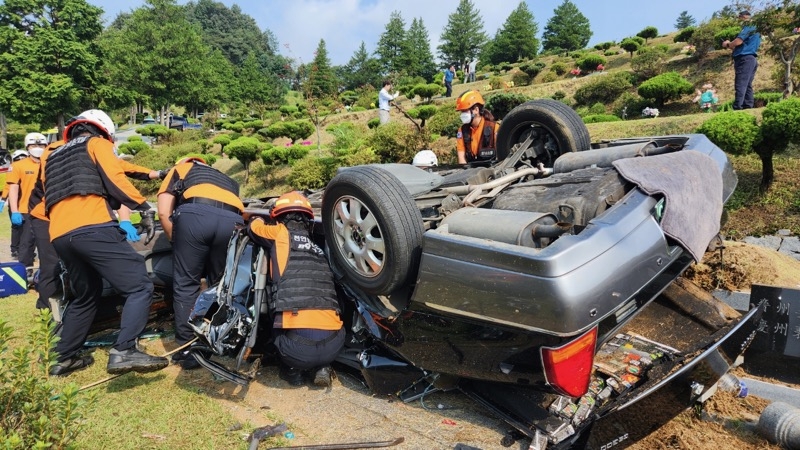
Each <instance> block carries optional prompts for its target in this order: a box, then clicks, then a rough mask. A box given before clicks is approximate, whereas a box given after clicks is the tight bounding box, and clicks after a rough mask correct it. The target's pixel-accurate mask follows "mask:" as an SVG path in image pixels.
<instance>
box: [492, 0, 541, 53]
mask: <svg viewBox="0 0 800 450" xmlns="http://www.w3.org/2000/svg"><path fill="white" fill-rule="evenodd" d="M538 33H539V25H538V24H537V23H536V21H535V20H534V17H533V14H532V13H531V12H530V10H529V9H528V5H527V3H525V2H524V1H523V2H519V5H518V6H517V8H516V9H514V11H512V12H511V14H509V16H508V18H507V19H506V21H505V23H504V24H503V26H502V27H500V29H499V30H498V31H497V34H496V35H495V37H494V39H492V40H491V41H489V42H488V43H487V45H486V50H485V51H484V52H483V54H482V58H481V59H483V60H488V61H489V62H491V63H492V64H499V63H501V62H516V61H521V60H524V59H533V58H535V57H536V54H537V53H538V51H539V39H537V38H536V35H537V34H538Z"/></svg>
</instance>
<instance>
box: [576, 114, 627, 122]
mask: <svg viewBox="0 0 800 450" xmlns="http://www.w3.org/2000/svg"><path fill="white" fill-rule="evenodd" d="M621 120H622V119H620V118H619V117H617V116H615V115H613V114H590V115H588V116H583V123H600V122H619V121H621Z"/></svg>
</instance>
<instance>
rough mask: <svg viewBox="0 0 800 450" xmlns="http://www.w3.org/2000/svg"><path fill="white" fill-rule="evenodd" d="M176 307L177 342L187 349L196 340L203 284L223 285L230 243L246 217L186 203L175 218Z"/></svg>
mask: <svg viewBox="0 0 800 450" xmlns="http://www.w3.org/2000/svg"><path fill="white" fill-rule="evenodd" d="M171 219H172V266H173V288H172V292H173V306H174V308H175V342H176V343H177V344H178V345H183V344H185V343H187V342H189V341H191V340H192V339H193V338H194V332H193V331H192V327H191V326H190V325H189V315H190V314H191V312H192V308H193V307H194V304H195V302H196V301H197V297H199V296H200V280H201V278H203V277H205V279H206V282H207V283H208V285H209V286H213V285H214V284H216V283H217V281H219V278H220V276H222V272H223V271H224V270H225V258H226V257H227V248H228V242H229V241H230V240H231V236H232V235H233V231H234V229H235V228H236V225H244V220H243V219H242V216H241V215H240V214H238V213H235V212H233V211H227V210H225V209H222V208H217V207H216V206H212V205H204V204H199V203H186V204H183V205H180V206H178V208H176V209H175V212H174V213H173V214H172V217H171Z"/></svg>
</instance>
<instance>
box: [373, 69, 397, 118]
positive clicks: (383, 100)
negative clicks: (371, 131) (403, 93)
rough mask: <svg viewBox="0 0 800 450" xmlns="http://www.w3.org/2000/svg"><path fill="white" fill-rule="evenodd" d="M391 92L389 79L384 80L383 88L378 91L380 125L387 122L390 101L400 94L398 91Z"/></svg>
mask: <svg viewBox="0 0 800 450" xmlns="http://www.w3.org/2000/svg"><path fill="white" fill-rule="evenodd" d="M391 92H392V82H391V80H384V82H383V88H382V89H381V91H380V92H379V93H378V117H380V119H381V125H383V124H385V123H388V122H389V110H390V109H391V102H392V101H393V100H394V99H396V98H397V96H398V95H400V93H399V92H395V93H394V94H392V93H391Z"/></svg>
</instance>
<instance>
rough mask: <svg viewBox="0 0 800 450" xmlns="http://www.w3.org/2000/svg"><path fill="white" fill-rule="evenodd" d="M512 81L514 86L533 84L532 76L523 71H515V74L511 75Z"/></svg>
mask: <svg viewBox="0 0 800 450" xmlns="http://www.w3.org/2000/svg"><path fill="white" fill-rule="evenodd" d="M511 81H512V82H513V83H514V86H527V85H529V84H531V76H530V75H528V74H527V73H525V72H522V71H520V72H514V75H512V76H511Z"/></svg>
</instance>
